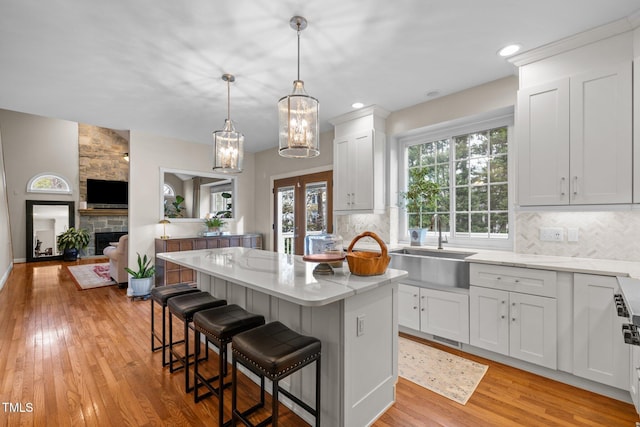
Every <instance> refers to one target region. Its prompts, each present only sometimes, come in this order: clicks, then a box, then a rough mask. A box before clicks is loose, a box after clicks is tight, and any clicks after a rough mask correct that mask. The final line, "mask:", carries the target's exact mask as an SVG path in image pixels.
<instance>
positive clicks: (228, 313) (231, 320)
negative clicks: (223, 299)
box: [193, 304, 264, 426]
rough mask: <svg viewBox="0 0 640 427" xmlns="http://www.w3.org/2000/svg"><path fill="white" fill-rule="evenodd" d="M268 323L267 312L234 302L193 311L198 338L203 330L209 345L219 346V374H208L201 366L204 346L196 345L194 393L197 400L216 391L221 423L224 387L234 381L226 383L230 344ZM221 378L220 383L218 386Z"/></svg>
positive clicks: (221, 421) (219, 423)
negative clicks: (203, 390)
mask: <svg viewBox="0 0 640 427" xmlns="http://www.w3.org/2000/svg"><path fill="white" fill-rule="evenodd" d="M261 325H264V316H262V315H259V314H253V313H249V312H248V311H246V310H244V309H243V308H242V307H240V306H238V305H235V304H230V305H225V306H223V307H218V308H211V309H209V310H202V311H199V312H197V313H196V314H194V315H193V328H194V330H195V342H196V343H199V342H200V334H201V333H202V334H204V336H205V338H206V339H205V345H207V346H208V344H209V343H212V344H213V345H215V346H216V347H217V348H218V350H219V353H218V354H219V357H218V374H217V375H215V376H213V377H210V378H206V377H205V376H203V375H202V373H201V372H200V370H199V365H200V363H199V362H200V361H199V360H198V356H199V352H200V346H197V347H196V352H195V362H194V365H193V378H194V380H193V381H194V386H193V388H194V391H193V397H194V401H195V402H199V401H200V400H202V399H204V398H206V397H209V396H211V395H215V396H217V397H218V414H219V415H218V425H219V426H223V425H225V423H224V389H225V388H227V387H228V386H229V385H231V383H226V384H225V383H224V378H225V376H226V375H227V344H230V343H231V339H232V338H233V337H234V336H235V335H237V334H239V333H241V332H244V331H248V330H250V329H253V328H255V327H258V326H261ZM216 380H217V382H218V386H217V387H215V386H214V382H215V381H216ZM200 386H205V387H206V388H207V389H208V390H209V391H208V392H207V393H205V394H203V395H200V396H198V388H199V387H200Z"/></svg>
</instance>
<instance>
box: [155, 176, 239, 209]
mask: <svg viewBox="0 0 640 427" xmlns="http://www.w3.org/2000/svg"><path fill="white" fill-rule="evenodd" d="M236 191H237V190H236V178H235V177H232V176H229V175H223V174H214V173H210V174H209V173H203V172H193V171H185V170H179V169H165V168H160V218H168V219H170V220H171V221H172V222H174V221H178V222H180V221H185V222H193V221H200V220H202V219H204V218H205V217H206V216H207V215H209V216H218V217H223V218H234V217H235V210H234V209H235V208H234V196H235V195H237V192H236Z"/></svg>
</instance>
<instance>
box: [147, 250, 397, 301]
mask: <svg viewBox="0 0 640 427" xmlns="http://www.w3.org/2000/svg"><path fill="white" fill-rule="evenodd" d="M156 256H157V257H158V258H161V259H164V260H166V261H170V262H173V263H175V264H179V265H182V266H185V267H188V268H192V269H194V270H196V271H200V272H202V273H205V274H209V275H211V276H215V277H219V278H222V279H224V280H228V281H230V282H234V283H238V284H240V285H243V286H246V287H247V288H250V289H254V290H257V291H260V292H264V293H266V294H268V295H272V296H275V297H278V298H282V299H284V300H287V301H290V302H293V303H295V304H300V305H303V306H319V305H325V304H330V303H332V302H335V301H339V300H342V299H345V298H348V297H350V296H351V295H355V294H356V293H361V292H366V291H367V290H370V289H373V288H376V287H379V286H383V285H386V284H390V283H393V282H397V281H399V280H400V279H401V278H403V277H405V276H406V275H407V273H406V272H405V271H401V270H394V269H390V268H388V269H387V271H386V272H385V273H384V274H382V275H379V276H367V277H364V276H356V275H352V274H351V273H349V269H348V267H347V266H346V263H345V264H344V266H345V267H344V268H343V269H342V270H343V272H342V273H337V274H333V275H314V274H313V269H314V268H315V267H316V266H317V265H318V264H317V263H314V262H305V261H303V260H302V257H301V256H297V255H286V254H281V253H277V252H271V251H264V250H260V249H250V248H237V247H234V248H222V249H201V250H194V251H182V252H166V253H159V254H157V255H156Z"/></svg>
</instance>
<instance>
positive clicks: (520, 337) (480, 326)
mask: <svg viewBox="0 0 640 427" xmlns="http://www.w3.org/2000/svg"><path fill="white" fill-rule="evenodd" d="M469 312H470V314H469V324H470V328H469V341H470V344H471V345H473V346H476V347H480V348H484V349H486V350H489V351H493V352H496V353H500V354H504V355H507V356H511V357H515V358H517V359H521V360H525V361H527V362H531V363H535V364H537V365H541V366H545V367H547V368H550V369H556V367H557V308H556V300H555V298H549V297H541V296H537V295H528V294H523V293H519V292H508V291H504V290H499V289H491V288H483V287H479V286H471V288H470V292H469Z"/></svg>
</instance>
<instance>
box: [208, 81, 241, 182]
mask: <svg viewBox="0 0 640 427" xmlns="http://www.w3.org/2000/svg"><path fill="white" fill-rule="evenodd" d="M222 80H224V81H225V82H227V119H226V120H225V121H224V128H223V129H222V130H217V131H215V132H213V157H214V160H213V170H214V171H216V172H224V173H240V172H242V164H243V158H244V148H243V146H244V135H243V134H241V133H240V132H238V131H236V128H235V126H234V125H233V122H232V121H231V101H230V99H231V96H230V93H231V89H230V84H231V82H234V81H235V80H236V78H235V77H234V76H233V75H231V74H223V75H222Z"/></svg>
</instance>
